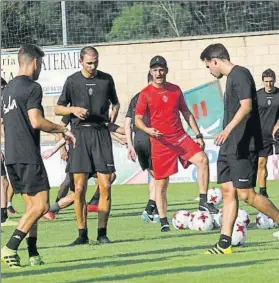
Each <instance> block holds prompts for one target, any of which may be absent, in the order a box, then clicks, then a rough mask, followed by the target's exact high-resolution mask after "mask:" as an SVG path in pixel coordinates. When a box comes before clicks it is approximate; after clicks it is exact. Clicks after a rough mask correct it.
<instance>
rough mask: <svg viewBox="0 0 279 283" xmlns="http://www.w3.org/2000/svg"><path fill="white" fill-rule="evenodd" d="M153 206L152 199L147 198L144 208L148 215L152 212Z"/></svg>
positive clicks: (154, 203) (154, 204)
mask: <svg viewBox="0 0 279 283" xmlns="http://www.w3.org/2000/svg"><path fill="white" fill-rule="evenodd" d="M155 206H156V202H155V201H154V200H152V199H150V200H148V203H147V206H146V208H145V211H146V212H147V214H149V215H151V214H153V211H154V208H155Z"/></svg>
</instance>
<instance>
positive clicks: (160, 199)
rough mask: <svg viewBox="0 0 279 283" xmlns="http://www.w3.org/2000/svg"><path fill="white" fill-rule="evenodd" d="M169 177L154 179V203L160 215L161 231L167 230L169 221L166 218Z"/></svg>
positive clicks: (168, 229)
mask: <svg viewBox="0 0 279 283" xmlns="http://www.w3.org/2000/svg"><path fill="white" fill-rule="evenodd" d="M168 183H169V178H168V177H167V178H164V179H159V180H155V186H156V204H157V209H158V212H159V216H160V223H161V232H169V231H170V227H169V222H168V218H167V188H168Z"/></svg>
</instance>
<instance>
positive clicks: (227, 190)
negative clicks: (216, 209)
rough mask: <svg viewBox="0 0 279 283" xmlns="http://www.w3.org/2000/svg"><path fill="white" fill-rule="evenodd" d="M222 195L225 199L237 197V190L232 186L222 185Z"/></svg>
mask: <svg viewBox="0 0 279 283" xmlns="http://www.w3.org/2000/svg"><path fill="white" fill-rule="evenodd" d="M222 196H223V199H224V201H226V200H231V199H235V197H236V192H235V189H234V188H233V187H232V186H231V187H230V186H222Z"/></svg>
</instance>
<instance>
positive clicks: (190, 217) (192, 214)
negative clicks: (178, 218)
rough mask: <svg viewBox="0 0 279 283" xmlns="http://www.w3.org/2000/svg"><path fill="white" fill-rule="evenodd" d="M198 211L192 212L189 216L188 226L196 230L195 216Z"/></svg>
mask: <svg viewBox="0 0 279 283" xmlns="http://www.w3.org/2000/svg"><path fill="white" fill-rule="evenodd" d="M195 215H196V212H192V213H190V215H189V217H188V228H189V229H190V230H195V227H194V218H195Z"/></svg>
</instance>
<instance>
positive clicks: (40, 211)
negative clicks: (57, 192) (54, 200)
mask: <svg viewBox="0 0 279 283" xmlns="http://www.w3.org/2000/svg"><path fill="white" fill-rule="evenodd" d="M32 210H33V213H34V214H35V215H38V216H42V215H44V214H46V213H47V212H48V210H49V203H41V204H36V205H34V206H33V208H32Z"/></svg>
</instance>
